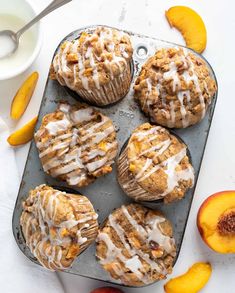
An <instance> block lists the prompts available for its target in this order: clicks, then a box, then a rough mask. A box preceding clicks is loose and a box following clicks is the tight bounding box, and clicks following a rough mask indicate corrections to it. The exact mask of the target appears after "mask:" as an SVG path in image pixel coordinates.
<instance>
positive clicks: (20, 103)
mask: <svg viewBox="0 0 235 293" xmlns="http://www.w3.org/2000/svg"><path fill="white" fill-rule="evenodd" d="M37 81H38V73H37V72H33V73H32V74H31V75H30V76H29V77H28V78H27V79H26V80H25V82H24V83H23V84H22V86H21V87H20V88H19V90H18V91H17V93H16V95H15V97H14V99H13V101H12V103H11V113H10V115H11V118H12V119H19V118H20V117H21V116H22V115H23V114H24V112H25V110H26V108H27V106H28V104H29V101H30V99H31V98H32V95H33V93H34V90H35V87H36V85H37Z"/></svg>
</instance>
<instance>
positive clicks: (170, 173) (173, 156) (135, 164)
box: [118, 123, 194, 202]
mask: <svg viewBox="0 0 235 293" xmlns="http://www.w3.org/2000/svg"><path fill="white" fill-rule="evenodd" d="M118 180H119V183H120V185H121V187H122V188H123V190H124V191H125V192H126V193H127V195H129V196H130V197H133V198H134V199H135V200H147V201H152V200H157V199H161V198H163V199H164V202H171V201H173V200H177V199H180V198H182V197H183V196H184V194H185V192H186V190H187V189H188V188H190V187H192V186H193V183H194V171H193V167H192V166H191V164H190V162H189V159H188V156H187V148H186V146H185V145H184V144H183V143H182V142H180V141H179V140H178V139H177V138H176V137H175V136H173V135H171V134H170V133H169V132H168V131H167V130H166V129H165V128H163V127H161V126H152V125H150V124H149V123H145V124H142V125H141V126H139V127H138V128H137V129H136V130H135V131H134V132H133V134H132V136H131V138H130V140H129V142H128V145H127V147H126V148H125V150H124V151H123V153H122V154H121V156H120V158H119V160H118Z"/></svg>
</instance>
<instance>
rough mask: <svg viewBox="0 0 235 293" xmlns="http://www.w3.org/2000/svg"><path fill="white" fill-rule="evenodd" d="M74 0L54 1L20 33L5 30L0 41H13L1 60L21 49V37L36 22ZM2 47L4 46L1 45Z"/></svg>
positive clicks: (0, 36)
mask: <svg viewBox="0 0 235 293" xmlns="http://www.w3.org/2000/svg"><path fill="white" fill-rule="evenodd" d="M70 1H72V0H54V1H52V2H51V3H50V4H49V5H48V6H47V7H46V8H45V9H44V10H43V11H42V12H41V13H40V14H39V15H37V16H36V17H35V18H34V19H32V20H31V21H30V22H29V23H27V24H26V25H25V26H24V27H22V28H21V29H20V30H19V31H18V32H16V33H15V32H13V31H11V30H3V31H0V41H1V38H2V40H3V41H4V40H5V41H6V39H9V40H10V41H11V43H12V44H11V46H10V48H9V51H8V52H6V54H4V55H2V56H0V59H2V58H5V57H9V56H10V55H11V54H13V53H14V52H15V51H16V50H17V48H18V47H19V39H20V37H21V35H22V34H23V33H24V32H25V31H27V30H28V29H29V28H30V27H31V26H32V25H34V24H35V23H36V22H38V21H39V20H40V19H42V18H43V17H44V16H46V15H47V14H49V13H50V12H52V11H54V10H55V9H57V8H59V7H61V6H63V5H64V4H67V3H68V2H70ZM0 46H2V44H1V43H0Z"/></svg>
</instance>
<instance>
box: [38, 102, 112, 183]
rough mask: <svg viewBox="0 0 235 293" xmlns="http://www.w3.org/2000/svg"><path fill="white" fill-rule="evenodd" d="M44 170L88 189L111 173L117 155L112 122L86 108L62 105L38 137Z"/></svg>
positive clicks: (51, 116) (46, 117) (47, 119)
mask: <svg viewBox="0 0 235 293" xmlns="http://www.w3.org/2000/svg"><path fill="white" fill-rule="evenodd" d="M35 141H36V146H37V148H38V150H39V157H40V159H41V162H42V166H43V169H44V171H45V172H46V173H48V174H49V175H51V176H52V177H56V178H58V179H60V180H63V181H66V182H67V183H68V185H71V186H78V187H81V186H86V185H88V184H89V183H91V182H93V181H94V180H95V179H96V178H97V177H100V176H102V175H105V174H107V173H110V172H111V171H112V167H111V165H112V163H113V160H114V158H115V156H116V154H117V148H118V144H117V140H116V132H115V129H114V125H113V123H112V121H111V120H110V119H109V118H108V117H107V116H104V115H103V114H101V113H100V112H98V111H96V110H95V109H93V108H91V107H88V106H87V105H85V104H76V105H74V106H71V105H69V104H67V103H61V104H60V105H59V106H58V109H57V110H56V111H55V112H54V113H50V114H47V115H46V116H44V118H43V119H42V124H41V126H40V128H39V130H38V131H37V132H36V133H35Z"/></svg>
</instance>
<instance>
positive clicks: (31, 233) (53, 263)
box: [20, 185, 98, 270]
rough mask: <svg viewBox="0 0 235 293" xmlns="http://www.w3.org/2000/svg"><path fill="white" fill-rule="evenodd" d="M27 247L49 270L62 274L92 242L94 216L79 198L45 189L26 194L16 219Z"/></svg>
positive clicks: (40, 188)
mask: <svg viewBox="0 0 235 293" xmlns="http://www.w3.org/2000/svg"><path fill="white" fill-rule="evenodd" d="M20 224H21V226H22V231H23V235H24V237H25V240H26V244H27V246H28V247H29V248H30V251H31V252H32V254H33V255H34V256H35V257H36V258H37V260H38V261H39V262H40V263H41V264H42V265H43V266H44V267H46V268H48V269H50V270H64V269H66V268H68V267H70V266H71V264H72V262H73V261H74V259H75V258H76V257H77V256H78V255H79V254H80V253H81V252H82V251H83V250H84V249H85V248H86V247H87V246H88V245H89V244H90V243H91V242H92V241H93V240H94V239H95V238H96V235H97V232H98V223H97V214H96V213H95V211H94V209H93V206H92V204H91V203H90V201H89V200H88V199H87V198H86V197H85V196H81V195H75V194H66V193H65V192H61V191H58V190H55V189H53V188H52V187H49V186H46V185H40V186H38V187H36V188H35V189H34V190H31V191H30V192H29V196H28V198H27V199H26V201H25V202H23V212H22V215H21V218H20Z"/></svg>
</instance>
